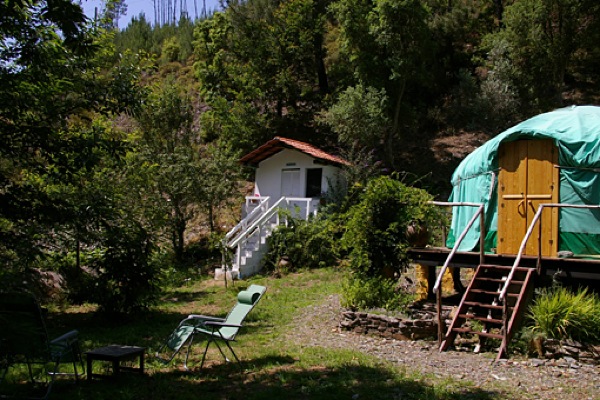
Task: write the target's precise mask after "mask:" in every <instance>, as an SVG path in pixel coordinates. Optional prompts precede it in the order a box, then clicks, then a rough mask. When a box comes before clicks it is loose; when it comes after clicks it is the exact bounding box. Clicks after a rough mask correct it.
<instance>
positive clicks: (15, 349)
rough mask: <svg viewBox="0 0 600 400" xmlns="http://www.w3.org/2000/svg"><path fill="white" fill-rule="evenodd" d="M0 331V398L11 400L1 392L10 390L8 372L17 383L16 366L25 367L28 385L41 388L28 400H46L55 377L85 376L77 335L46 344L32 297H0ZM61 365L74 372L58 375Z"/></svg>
mask: <svg viewBox="0 0 600 400" xmlns="http://www.w3.org/2000/svg"><path fill="white" fill-rule="evenodd" d="M0 327H1V328H0V388H1V389H0V390H1V392H0V397H1V398H10V397H11V394H10V393H5V392H4V391H5V389H6V390H12V389H10V388H9V385H5V384H6V383H7V382H6V380H7V375H8V372H9V370H11V369H13V370H14V374H13V375H15V376H14V378H15V379H17V377H18V375H19V374H18V371H17V368H16V367H17V366H18V365H25V366H26V367H27V375H28V378H27V379H28V381H29V383H30V384H31V385H36V386H40V385H41V387H42V390H41V391H40V393H42V394H38V395H27V396H25V398H31V399H47V398H48V396H49V395H50V391H51V389H52V384H53V383H54V379H55V377H56V376H58V375H72V376H74V377H75V379H76V380H78V379H79V377H80V376H81V375H83V374H84V373H85V369H84V364H83V359H82V356H81V351H80V348H79V341H78V332H77V331H76V330H72V331H70V332H68V333H66V334H64V335H62V336H60V337H58V338H56V339H54V340H49V339H48V333H47V331H46V325H45V323H44V318H43V313H42V309H41V308H40V306H39V304H38V302H37V301H36V299H35V298H34V297H33V296H32V295H31V294H29V293H0ZM64 363H69V364H71V365H72V367H73V372H61V371H60V368H59V366H60V364H64ZM78 364H79V365H80V369H79V370H78V368H77V365H78ZM18 397H21V398H22V397H23V395H22V394H19V395H18Z"/></svg>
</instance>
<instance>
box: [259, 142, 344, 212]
mask: <svg viewBox="0 0 600 400" xmlns="http://www.w3.org/2000/svg"><path fill="white" fill-rule="evenodd" d="M317 169H322V174H321V190H320V193H319V194H318V195H313V196H307V178H308V177H309V176H310V175H311V174H312V176H313V179H314V176H315V173H316V174H318V172H317V171H313V172H311V171H310V170H317ZM338 175H339V168H338V167H336V166H331V165H322V164H318V163H315V162H314V158H312V157H310V156H309V155H307V154H304V153H302V152H300V151H297V150H291V149H284V150H282V151H280V152H279V153H277V154H275V155H273V156H271V157H270V158H267V159H266V160H263V161H262V162H260V163H259V165H258V168H257V169H256V174H255V184H254V193H253V194H254V195H256V196H263V197H266V196H269V197H271V199H272V201H276V200H277V199H279V198H281V196H288V197H321V196H320V194H321V193H325V192H327V190H328V189H329V184H328V182H329V181H331V182H335V181H336V180H337V179H339V176H338ZM312 191H313V194H314V192H315V190H314V188H313V190H312ZM308 194H310V193H308Z"/></svg>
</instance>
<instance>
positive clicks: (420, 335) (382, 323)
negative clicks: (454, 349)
mask: <svg viewBox="0 0 600 400" xmlns="http://www.w3.org/2000/svg"><path fill="white" fill-rule="evenodd" d="M451 312H452V307H447V306H444V307H442V318H443V319H444V321H445V324H446V326H448V325H449V324H450V323H451V322H452V321H451V319H450V315H451ZM408 314H409V315H408V316H407V317H394V316H388V315H381V314H374V313H368V312H363V311H352V310H346V311H343V312H342V320H341V321H340V324H339V327H340V328H341V329H342V330H345V331H352V332H354V333H358V334H368V335H376V336H380V337H383V338H387V339H396V340H420V339H437V332H438V324H437V316H436V310H435V307H433V306H431V307H424V308H412V309H410V310H409V313H408Z"/></svg>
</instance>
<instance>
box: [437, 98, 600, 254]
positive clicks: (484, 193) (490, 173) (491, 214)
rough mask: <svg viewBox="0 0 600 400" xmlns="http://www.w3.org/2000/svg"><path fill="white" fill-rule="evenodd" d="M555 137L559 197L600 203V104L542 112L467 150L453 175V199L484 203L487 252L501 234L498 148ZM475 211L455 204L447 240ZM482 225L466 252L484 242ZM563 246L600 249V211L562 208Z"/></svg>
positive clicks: (575, 250) (468, 241)
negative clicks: (470, 150)
mask: <svg viewBox="0 0 600 400" xmlns="http://www.w3.org/2000/svg"><path fill="white" fill-rule="evenodd" d="M522 139H530V140H536V139H551V140H553V141H554V143H555V145H556V147H557V148H558V151H559V157H558V160H559V161H558V163H559V165H558V166H557V168H559V178H560V191H559V196H560V202H561V203H569V204H588V205H590V204H592V205H598V204H600V107H594V106H577V107H576V106H573V107H568V108H562V109H559V110H556V111H552V112H548V113H545V114H540V115H537V116H535V117H533V118H530V119H528V120H526V121H524V122H521V123H520V124H518V125H516V126H514V127H512V128H510V129H508V130H506V131H504V132H502V133H501V134H499V135H498V136H496V137H494V138H493V139H491V140H489V141H488V142H486V143H485V144H484V145H482V146H481V147H479V148H477V149H476V150H475V151H474V152H473V153H471V154H470V155H468V156H467V157H466V158H465V159H464V160H463V161H462V162H461V163H460V165H459V166H458V167H457V168H456V170H455V171H454V174H453V175H452V185H453V190H452V194H451V196H450V199H449V201H451V202H470V203H482V204H484V206H485V214H486V218H485V226H486V231H487V234H486V239H485V248H486V251H490V250H491V249H493V248H494V247H495V244H496V234H497V226H498V225H497V207H498V206H497V204H498V199H497V197H498V195H497V190H498V189H497V174H498V171H499V165H498V148H499V146H500V144H501V143H503V142H512V141H516V140H522ZM474 213H475V208H472V207H454V209H453V219H452V225H451V229H450V235H449V237H448V242H447V245H448V246H449V247H452V246H453V245H454V242H455V238H456V237H458V236H459V235H460V233H461V232H462V231H463V230H464V229H465V227H466V225H467V223H468V221H469V220H470V219H471V217H472V216H473V214H474ZM479 230H480V228H479V224H478V223H476V224H474V226H473V227H471V229H470V230H469V232H468V233H467V236H466V237H465V239H464V241H463V243H462V244H461V246H460V250H461V251H470V250H474V249H476V248H477V247H478V245H479V233H480V232H479ZM558 247H559V250H569V251H572V252H573V253H574V254H600V211H599V210H591V209H574V208H561V209H560V212H559V244H558Z"/></svg>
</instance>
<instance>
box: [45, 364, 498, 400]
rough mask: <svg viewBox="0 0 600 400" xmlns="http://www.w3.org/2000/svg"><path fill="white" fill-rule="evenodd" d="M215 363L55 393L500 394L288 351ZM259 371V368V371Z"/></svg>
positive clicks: (487, 397) (248, 399) (449, 398)
mask: <svg viewBox="0 0 600 400" xmlns="http://www.w3.org/2000/svg"><path fill="white" fill-rule="evenodd" d="M242 367H243V368H244V369H245V370H246V371H250V372H244V373H241V372H240V370H239V365H237V364H235V363H229V364H225V363H219V364H214V365H212V366H208V367H205V368H204V369H202V370H198V369H195V370H192V371H189V372H187V371H182V370H179V369H175V368H173V369H169V370H159V371H155V372H153V373H151V374H149V375H145V376H140V375H134V374H128V375H122V376H121V377H120V378H119V379H115V380H113V379H106V380H94V381H92V382H83V383H81V384H79V385H69V386H66V385H65V386H61V387H60V389H59V393H56V395H57V396H58V397H57V398H61V399H65V400H69V399H81V398H85V399H90V400H95V399H111V400H119V399H130V398H131V399H133V398H135V399H177V400H191V399H198V398H202V399H203V400H204V399H206V400H212V399H215V400H216V399H219V400H225V399H227V400H234V399H240V400H242V399H243V400H254V399H257V400H258V399H286V400H294V399H328V400H329V399H333V400H335V399H345V400H348V399H417V400H418V399H431V400H438V399H439V400H442V399H445V400H454V399H456V400H458V399H480V400H491V399H495V398H498V397H502V396H501V394H500V393H496V392H489V391H484V390H481V389H479V388H465V387H462V388H458V387H457V386H456V385H454V386H453V387H452V388H449V387H443V386H437V387H434V386H431V385H429V384H427V383H424V382H420V381H417V380H413V379H409V378H406V377H404V376H403V375H401V374H398V373H396V372H394V370H391V369H388V368H385V367H371V366H364V365H342V366H340V367H337V368H327V367H320V366H316V367H310V368H302V367H300V366H298V365H296V360H294V359H293V358H292V357H289V356H266V357H263V358H259V359H255V360H252V361H247V362H242ZM257 371H258V372H257Z"/></svg>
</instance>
